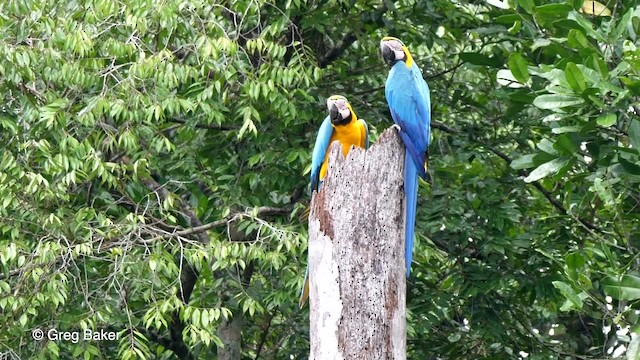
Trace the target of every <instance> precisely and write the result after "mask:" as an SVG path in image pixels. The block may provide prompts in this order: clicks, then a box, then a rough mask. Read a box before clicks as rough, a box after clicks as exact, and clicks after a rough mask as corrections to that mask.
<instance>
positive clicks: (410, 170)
mask: <svg viewBox="0 0 640 360" xmlns="http://www.w3.org/2000/svg"><path fill="white" fill-rule="evenodd" d="M404 194H405V218H404V219H405V225H404V226H405V228H404V236H405V249H404V251H405V255H404V258H405V266H406V269H407V277H409V274H410V273H411V259H412V257H413V235H414V232H415V225H416V206H417V202H418V169H417V167H416V164H415V162H414V161H413V159H412V157H411V154H410V153H409V150H406V151H405V156H404Z"/></svg>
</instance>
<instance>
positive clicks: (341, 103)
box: [336, 99, 347, 108]
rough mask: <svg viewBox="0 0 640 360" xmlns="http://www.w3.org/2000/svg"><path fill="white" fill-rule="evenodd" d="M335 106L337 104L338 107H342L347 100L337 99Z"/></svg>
mask: <svg viewBox="0 0 640 360" xmlns="http://www.w3.org/2000/svg"><path fill="white" fill-rule="evenodd" d="M336 106H338V107H339V108H344V107H346V106H347V102H346V101H344V99H338V101H336Z"/></svg>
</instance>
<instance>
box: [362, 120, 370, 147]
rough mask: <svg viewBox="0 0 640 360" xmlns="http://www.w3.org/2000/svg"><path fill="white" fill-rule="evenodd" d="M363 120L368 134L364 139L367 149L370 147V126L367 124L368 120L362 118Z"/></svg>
mask: <svg viewBox="0 0 640 360" xmlns="http://www.w3.org/2000/svg"><path fill="white" fill-rule="evenodd" d="M360 120H361V121H362V125H364V131H365V133H366V134H367V136H366V137H365V140H364V148H365V150H366V149H368V148H369V126H368V125H367V122H366V121H364V120H362V119H360Z"/></svg>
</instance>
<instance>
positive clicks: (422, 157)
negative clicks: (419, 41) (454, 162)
mask: <svg viewBox="0 0 640 360" xmlns="http://www.w3.org/2000/svg"><path fill="white" fill-rule="evenodd" d="M380 50H381V52H382V58H383V59H384V61H385V62H386V63H387V64H388V65H389V67H390V68H391V70H390V71H389V76H388V77H387V83H386V85H385V95H386V97H387V103H388V104H389V110H390V111H391V117H392V118H393V121H394V122H395V123H396V125H397V127H398V128H399V129H398V130H399V132H400V137H401V138H402V142H403V143H404V146H405V157H404V169H405V170H404V192H405V219H404V220H405V225H404V226H405V266H406V269H407V277H409V274H410V272H411V258H412V252H413V235H414V231H415V224H416V203H417V201H418V176H420V177H421V178H423V179H425V180H427V165H428V160H429V153H428V149H429V140H430V138H429V136H430V132H431V100H430V97H429V86H428V85H427V82H426V81H424V78H423V77H422V72H421V71H420V68H419V67H418V65H417V64H416V63H415V62H414V61H413V58H412V57H411V53H410V52H409V49H407V47H406V46H405V45H404V44H403V43H402V41H400V40H399V39H396V38H394V37H384V38H382V41H380Z"/></svg>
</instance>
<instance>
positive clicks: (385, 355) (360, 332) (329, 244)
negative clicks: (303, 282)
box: [309, 129, 406, 360]
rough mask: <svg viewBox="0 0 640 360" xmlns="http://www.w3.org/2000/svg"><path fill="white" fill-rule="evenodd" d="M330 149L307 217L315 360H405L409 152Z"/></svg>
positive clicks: (395, 139) (390, 139)
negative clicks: (406, 160) (406, 170)
mask: <svg viewBox="0 0 640 360" xmlns="http://www.w3.org/2000/svg"><path fill="white" fill-rule="evenodd" d="M339 148H340V146H339V145H337V144H335V143H334V144H332V146H331V148H330V151H331V153H330V155H329V156H330V161H329V170H328V172H327V177H326V178H325V179H324V182H323V184H322V188H321V191H320V192H319V193H317V194H315V195H314V197H313V199H312V202H311V215H310V217H309V276H310V277H309V279H310V322H311V324H310V335H311V354H310V358H311V359H316V360H320V359H406V321H405V306H406V305H405V292H406V291H405V289H406V279H405V265H404V238H403V234H404V222H403V214H404V209H403V201H404V191H403V188H402V186H403V174H404V145H403V144H402V141H401V140H400V136H399V135H398V132H397V131H396V130H395V129H388V130H386V131H385V132H384V133H383V134H382V136H380V139H379V140H378V141H377V142H376V143H375V144H373V146H371V147H370V148H369V150H367V151H366V152H365V151H364V150H363V149H359V148H355V149H354V148H352V149H351V151H350V152H349V155H348V156H347V158H346V159H344V157H343V156H342V152H341V151H340V150H339Z"/></svg>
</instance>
